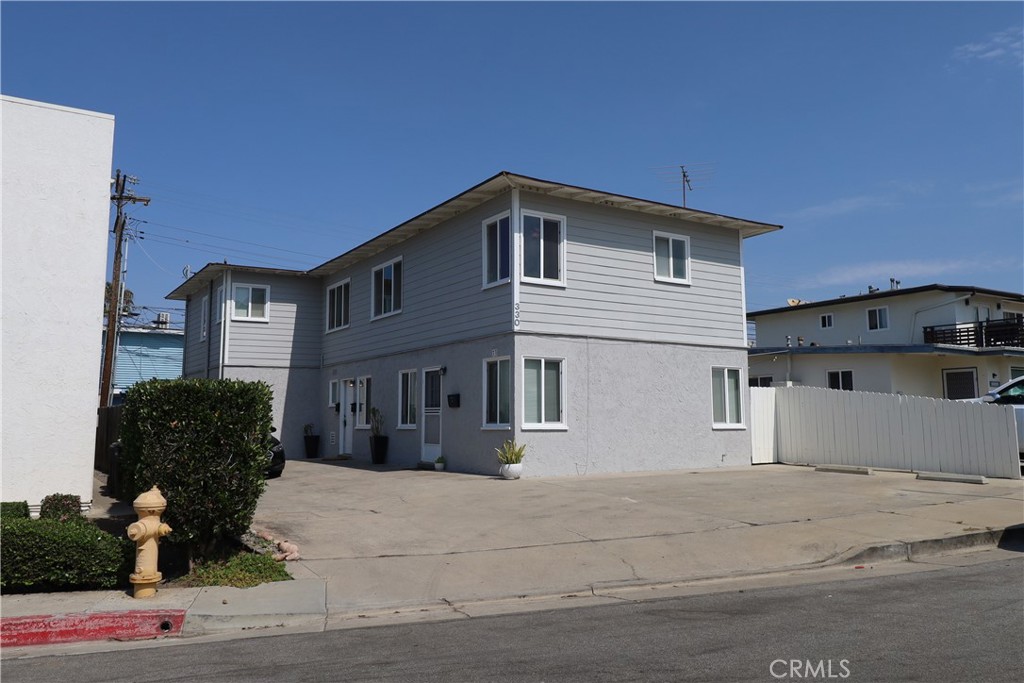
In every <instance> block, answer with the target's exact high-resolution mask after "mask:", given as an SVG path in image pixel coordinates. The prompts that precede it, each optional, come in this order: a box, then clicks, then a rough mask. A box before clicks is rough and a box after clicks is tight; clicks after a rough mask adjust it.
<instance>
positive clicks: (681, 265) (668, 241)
mask: <svg viewBox="0 0 1024 683" xmlns="http://www.w3.org/2000/svg"><path fill="white" fill-rule="evenodd" d="M654 279H655V280H660V281H661V282H675V283H677V284H681V285H688V284H690V238H689V237H686V236H685V235H672V234H669V233H667V232H655V233H654Z"/></svg>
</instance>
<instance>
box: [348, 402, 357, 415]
mask: <svg viewBox="0 0 1024 683" xmlns="http://www.w3.org/2000/svg"><path fill="white" fill-rule="evenodd" d="M348 412H350V413H352V414H353V415H355V414H356V404H355V403H349V404H348Z"/></svg>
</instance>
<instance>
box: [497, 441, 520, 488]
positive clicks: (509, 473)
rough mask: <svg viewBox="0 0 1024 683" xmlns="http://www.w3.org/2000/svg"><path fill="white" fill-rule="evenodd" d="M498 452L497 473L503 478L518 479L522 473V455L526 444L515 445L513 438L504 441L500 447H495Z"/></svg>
mask: <svg viewBox="0 0 1024 683" xmlns="http://www.w3.org/2000/svg"><path fill="white" fill-rule="evenodd" d="M494 450H495V452H497V454H498V462H499V463H500V467H498V474H500V475H501V476H502V477H504V478H505V479H518V478H519V477H520V475H522V473H523V456H524V455H526V444H522V445H517V444H516V441H515V439H512V440H510V441H505V443H503V444H502V445H501V448H495V449H494Z"/></svg>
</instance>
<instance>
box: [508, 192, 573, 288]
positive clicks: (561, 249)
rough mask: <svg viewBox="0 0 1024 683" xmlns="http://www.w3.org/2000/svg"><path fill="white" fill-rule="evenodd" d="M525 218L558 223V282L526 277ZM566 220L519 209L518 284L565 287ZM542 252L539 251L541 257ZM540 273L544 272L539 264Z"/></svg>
mask: <svg viewBox="0 0 1024 683" xmlns="http://www.w3.org/2000/svg"><path fill="white" fill-rule="evenodd" d="M527 216H535V217H537V218H540V219H541V221H543V220H544V219H545V218H547V219H550V220H556V221H558V260H559V264H558V276H559V279H558V280H551V279H548V278H543V277H528V276H527V275H526V236H525V235H524V234H523V231H524V225H523V224H524V223H525V222H526V220H525V219H526V217H527ZM567 223H568V220H567V219H566V217H565V216H560V215H558V214H555V213H544V212H543V211H533V210H531V209H521V210H520V211H519V230H518V232H519V239H520V254H519V280H520V282H527V283H530V284H534V285H544V286H546V287H565V252H566V248H565V246H566V242H565V232H566V224H567ZM543 253H544V250H543V249H541V254H542V255H543ZM541 272H544V265H543V264H541Z"/></svg>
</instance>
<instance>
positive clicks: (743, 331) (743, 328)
mask: <svg viewBox="0 0 1024 683" xmlns="http://www.w3.org/2000/svg"><path fill="white" fill-rule="evenodd" d="M738 237H739V242H740V342H741V343H742V344H743V346H744V347H749V346H750V342H749V341H748V340H747V274H746V270H745V269H744V268H743V235H738Z"/></svg>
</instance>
